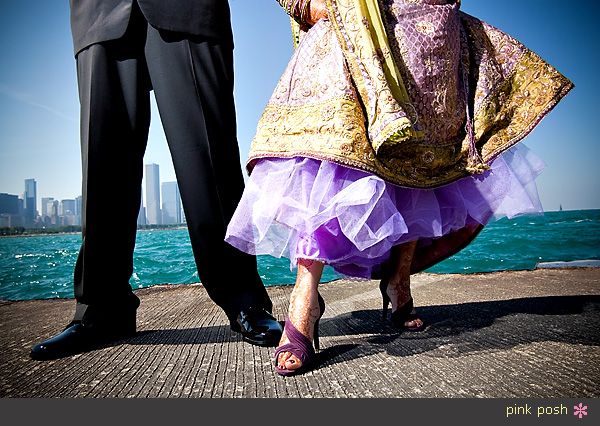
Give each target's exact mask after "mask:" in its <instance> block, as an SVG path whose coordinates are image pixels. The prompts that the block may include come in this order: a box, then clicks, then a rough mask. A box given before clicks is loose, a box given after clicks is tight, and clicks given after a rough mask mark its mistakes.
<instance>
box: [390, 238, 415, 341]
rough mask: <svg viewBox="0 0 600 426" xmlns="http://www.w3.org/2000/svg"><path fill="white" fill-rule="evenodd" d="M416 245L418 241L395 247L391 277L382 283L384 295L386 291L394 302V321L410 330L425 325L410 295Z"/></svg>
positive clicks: (391, 260)
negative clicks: (411, 271) (411, 270)
mask: <svg viewBox="0 0 600 426" xmlns="http://www.w3.org/2000/svg"><path fill="white" fill-rule="evenodd" d="M416 247H417V242H416V241H411V242H408V243H404V244H401V245H399V246H395V247H393V248H392V253H391V258H390V263H391V274H390V277H389V279H387V280H382V282H381V283H380V290H381V292H382V296H383V293H384V292H385V294H386V295H387V297H388V300H389V301H390V302H391V303H392V322H393V323H394V324H395V325H396V326H398V327H401V328H404V329H405V330H409V331H420V330H422V329H423V327H424V324H423V320H421V318H419V317H418V316H417V313H416V311H415V309H414V306H413V299H412V297H411V295H410V269H411V265H412V261H413V255H414V253H415V249H416ZM384 300H385V296H384ZM384 312H385V310H384Z"/></svg>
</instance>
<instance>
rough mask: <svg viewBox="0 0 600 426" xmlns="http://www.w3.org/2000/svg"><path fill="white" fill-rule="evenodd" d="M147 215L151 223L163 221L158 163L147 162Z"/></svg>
mask: <svg viewBox="0 0 600 426" xmlns="http://www.w3.org/2000/svg"><path fill="white" fill-rule="evenodd" d="M146 217H147V219H148V224H149V225H160V224H161V223H162V217H161V214H160V176H159V169H158V164H146Z"/></svg>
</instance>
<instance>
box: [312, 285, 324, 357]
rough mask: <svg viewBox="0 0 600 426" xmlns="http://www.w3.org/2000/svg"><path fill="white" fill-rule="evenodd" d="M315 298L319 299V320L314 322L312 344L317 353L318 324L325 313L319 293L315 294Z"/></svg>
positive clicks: (318, 348)
mask: <svg viewBox="0 0 600 426" xmlns="http://www.w3.org/2000/svg"><path fill="white" fill-rule="evenodd" d="M317 296H318V298H319V318H318V319H317V320H316V321H315V327H314V329H313V343H314V345H315V349H316V350H317V351H318V350H320V345H319V322H320V321H321V317H322V316H323V313H324V312H325V300H323V298H322V297H321V295H320V294H319V293H317Z"/></svg>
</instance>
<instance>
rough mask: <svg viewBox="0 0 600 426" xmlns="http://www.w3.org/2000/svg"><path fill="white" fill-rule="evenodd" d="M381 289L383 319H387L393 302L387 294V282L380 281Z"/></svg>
mask: <svg viewBox="0 0 600 426" xmlns="http://www.w3.org/2000/svg"><path fill="white" fill-rule="evenodd" d="M379 291H380V292H381V299H382V309H381V319H382V321H385V320H386V319H387V314H388V308H389V305H390V303H391V300H390V297H389V296H388V294H387V282H384V281H380V282H379Z"/></svg>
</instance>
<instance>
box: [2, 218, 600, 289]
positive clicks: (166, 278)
mask: <svg viewBox="0 0 600 426" xmlns="http://www.w3.org/2000/svg"><path fill="white" fill-rule="evenodd" d="M80 241H81V236H80V235H78V234H69V235H64V234H63V235H42V236H28V237H9V238H0V299H4V300H28V299H47V298H68V297H73V286H72V274H73V267H74V265H75V260H76V259H77V252H78V250H79V244H80ZM586 259H600V210H576V211H562V212H548V213H545V214H544V215H543V216H523V217H519V218H516V219H513V220H508V219H501V220H499V221H497V222H493V223H491V224H490V225H488V226H487V227H486V228H485V229H484V230H483V231H482V232H481V234H480V235H479V236H478V237H477V239H476V240H475V241H474V242H473V243H472V244H471V245H470V246H468V247H467V248H466V249H464V250H463V251H462V252H460V253H459V254H457V255H455V256H454V257H452V258H450V259H447V260H446V261H444V262H442V263H439V264H438V265H436V266H434V267H433V268H431V269H429V270H428V272H435V273H475V272H491V271H499V270H521V269H533V268H534V267H535V266H536V264H537V263H539V262H554V261H573V260H586ZM134 265H135V268H134V269H135V271H134V274H133V276H132V278H131V281H130V282H131V286H132V287H133V288H134V289H135V288H142V287H148V286H150V285H154V284H164V283H170V284H185V283H195V282H198V273H197V271H196V266H195V264H194V260H193V257H192V250H191V246H190V241H189V237H188V234H187V231H186V230H185V229H175V230H159V231H140V232H138V236H137V243H136V251H135V259H134ZM258 265H259V272H260V274H261V276H262V278H263V281H264V283H265V285H276V284H292V283H293V282H294V277H295V273H294V272H292V271H290V267H289V261H288V260H287V259H276V258H273V257H270V256H259V257H258ZM337 277H338V276H337V275H336V274H335V273H334V272H333V270H331V269H330V268H326V270H325V273H324V276H323V281H329V280H332V279H335V278H337Z"/></svg>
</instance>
